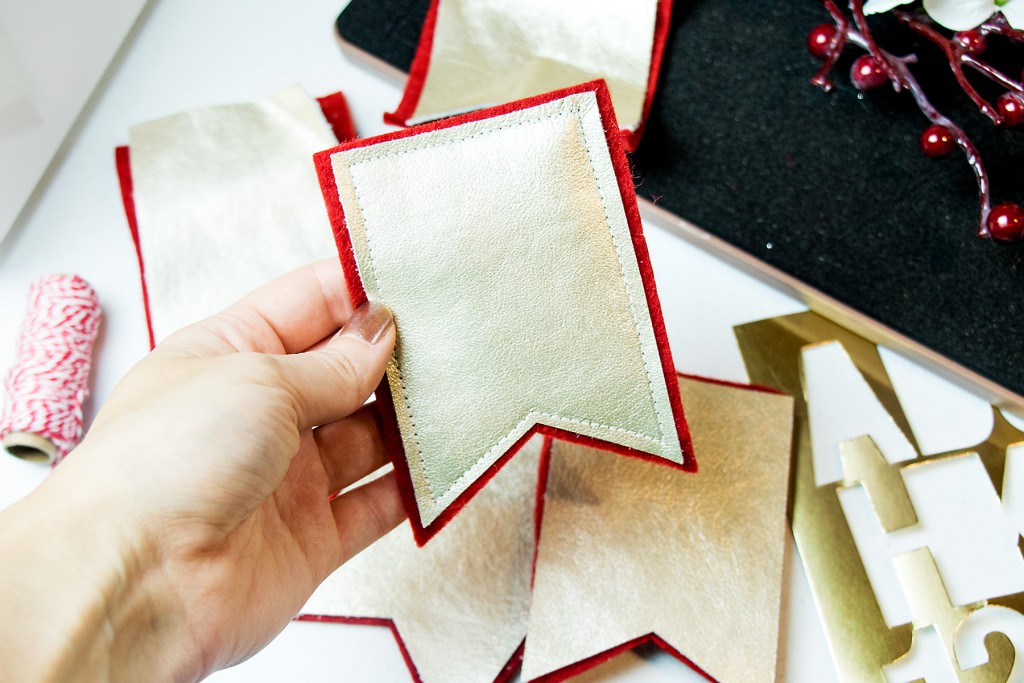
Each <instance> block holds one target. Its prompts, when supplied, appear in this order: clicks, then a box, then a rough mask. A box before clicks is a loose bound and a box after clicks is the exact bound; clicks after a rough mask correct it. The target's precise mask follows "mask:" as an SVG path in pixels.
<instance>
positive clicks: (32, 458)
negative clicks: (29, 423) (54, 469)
mask: <svg viewBox="0 0 1024 683" xmlns="http://www.w3.org/2000/svg"><path fill="white" fill-rule="evenodd" d="M3 445H4V450H6V451H7V452H8V453H10V454H11V455H13V456H14V457H16V458H20V459H21V460H27V461H28V462H45V463H52V462H53V461H55V460H56V459H57V447H56V446H54V445H53V442H51V441H50V440H49V439H46V438H44V437H42V436H39V435H38V434H32V433H31V432H11V433H10V434H8V435H7V436H5V437H4V441H3Z"/></svg>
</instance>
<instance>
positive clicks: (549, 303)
mask: <svg viewBox="0 0 1024 683" xmlns="http://www.w3.org/2000/svg"><path fill="white" fill-rule="evenodd" d="M330 161H331V164H332V168H333V171H334V174H335V178H336V182H337V188H338V190H337V191H338V193H339V201H340V202H341V205H342V207H343V208H344V212H345V222H346V227H347V229H348V231H349V234H350V235H351V238H352V249H353V252H354V254H355V258H356V262H357V263H358V266H359V274H360V277H361V279H362V282H363V286H364V287H365V289H366V293H367V296H368V297H369V298H371V299H373V300H377V301H381V302H383V303H384V304H386V305H387V306H388V308H390V309H391V310H392V311H393V312H394V314H395V324H396V326H397V329H398V344H397V346H396V347H395V354H394V358H393V360H392V363H391V365H390V366H389V368H388V382H389V384H390V387H391V393H392V395H393V396H394V397H395V401H394V405H395V412H396V415H397V418H398V423H399V426H400V430H401V436H402V444H403V448H404V453H405V457H406V460H407V462H408V467H409V473H410V476H411V479H412V484H413V489H414V492H415V497H416V505H417V511H418V513H419V517H420V522H421V524H422V525H423V526H424V527H426V526H428V525H429V524H430V523H431V522H433V521H434V520H436V519H437V518H438V516H440V515H441V513H442V512H444V510H446V509H447V508H448V507H449V506H450V505H451V504H452V503H453V502H454V501H455V500H456V499H457V498H458V497H459V496H461V495H462V494H464V493H466V492H467V491H468V490H469V489H470V488H471V487H472V486H473V483H474V482H476V481H477V480H479V478H480V477H481V476H482V475H483V473H484V472H486V471H487V469H488V468H490V467H491V466H492V465H493V464H494V463H495V462H496V461H497V460H498V459H499V458H500V457H501V456H502V455H503V454H504V453H506V452H507V451H508V450H509V448H510V447H511V446H512V445H513V444H515V443H516V442H517V441H518V440H519V439H520V438H521V437H522V436H523V435H524V434H526V433H527V432H528V431H529V430H530V429H531V428H533V427H534V426H535V425H547V426H549V427H554V428H557V429H562V430H564V431H568V432H572V433H578V434H583V435H585V436H589V437H592V438H595V439H600V440H602V441H606V442H609V443H613V444H618V445H621V446H625V447H627V448H632V449H635V450H638V451H642V452H644V453H649V454H651V455H653V456H657V457H661V458H664V459H666V460H668V461H671V462H674V463H679V464H681V463H683V461H684V454H683V450H682V445H681V444H680V439H679V434H678V430H677V428H676V423H675V415H674V412H673V408H672V403H671V400H670V397H669V392H668V382H669V381H672V379H671V378H666V376H665V372H664V369H663V367H662V364H661V358H660V354H659V349H658V342H657V339H656V336H655V331H654V324H653V322H652V317H651V312H650V309H649V308H648V304H647V296H646V293H645V288H644V282H643V278H642V276H641V272H640V268H639V265H638V261H637V256H636V252H635V251H634V245H633V241H632V237H631V233H630V226H629V221H628V219H627V215H626V210H625V206H624V203H623V199H622V195H621V194H620V191H619V185H618V180H617V178H616V173H615V169H614V166H613V162H612V157H611V153H610V151H609V148H608V143H607V138H606V137H605V131H604V126H603V123H602V119H601V114H600V109H599V106H598V99H597V95H596V93H595V92H594V91H591V90H586V91H583V92H578V93H573V94H569V95H566V96H564V97H561V98H558V99H554V100H552V101H550V102H545V103H543V104H541V105H538V106H534V107H529V108H526V109H521V110H517V111H513V112H510V113H507V114H502V115H498V116H493V117H490V118H485V119H482V120H479V121H473V122H470V123H464V124H462V125H458V126H452V127H448V128H443V129H440V130H433V131H427V132H424V133H419V134H415V135H409V136H405V137H401V138H397V139H392V140H388V141H384V142H379V143H377V144H372V145H367V146H364V147H356V148H353V149H347V150H341V151H339V152H336V153H334V154H332V155H331V157H330ZM438 397H444V400H438Z"/></svg>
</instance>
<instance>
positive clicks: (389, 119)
mask: <svg viewBox="0 0 1024 683" xmlns="http://www.w3.org/2000/svg"><path fill="white" fill-rule="evenodd" d="M440 1H441V0H431V1H430V8H429V9H427V17H426V19H425V20H424V22H423V32H422V33H421V34H420V42H419V43H418V44H417V45H416V55H415V56H414V57H413V59H412V66H410V67H409V80H408V81H407V82H406V85H405V92H404V93H403V94H402V101H401V102H399V103H398V108H397V109H395V111H393V112H391V113H386V114H384V123H390V124H392V125H395V126H405V125H406V123H405V122H406V121H408V120H409V117H410V116H412V114H413V112H414V111H416V105H417V104H419V101H420V95H422V94H423V84H424V83H425V82H426V80H427V71H428V70H429V69H430V53H431V52H432V51H433V49H434V29H435V28H436V26H437V7H438V5H439V4H440Z"/></svg>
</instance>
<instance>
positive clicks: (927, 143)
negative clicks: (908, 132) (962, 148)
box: [921, 124, 956, 159]
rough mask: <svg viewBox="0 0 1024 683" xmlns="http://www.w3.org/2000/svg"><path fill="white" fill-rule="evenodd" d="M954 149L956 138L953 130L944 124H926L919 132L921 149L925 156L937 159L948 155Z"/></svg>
mask: <svg viewBox="0 0 1024 683" xmlns="http://www.w3.org/2000/svg"><path fill="white" fill-rule="evenodd" d="M954 149H956V138H954V137H953V132H952V131H951V130H949V128H946V127H945V126H941V125H939V124H935V125H934V126H928V127H927V128H925V129H924V132H923V133H921V151H922V152H923V153H924V155H925V156H926V157H930V158H932V159H938V158H940V157H944V156H947V155H949V154H950V153H951V152H952V151H953V150H954Z"/></svg>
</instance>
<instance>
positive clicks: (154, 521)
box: [0, 261, 404, 681]
mask: <svg viewBox="0 0 1024 683" xmlns="http://www.w3.org/2000/svg"><path fill="white" fill-rule="evenodd" d="M339 327H340V328H341V332H340V334H339V335H338V336H333V335H334V333H335V332H336V331H337V330H338V328H339ZM394 340H395V331H394V324H393V321H392V319H391V315H390V313H388V312H387V310H386V309H384V308H383V307H381V306H379V305H369V304H367V305H364V306H362V307H360V308H359V309H356V310H355V311H353V310H352V306H351V302H350V301H349V298H348V296H347V293H346V291H345V285H344V279H343V277H342V273H341V268H340V266H339V265H338V263H337V261H330V262H328V261H324V262H319V263H316V264H313V265H312V266H308V267H306V268H302V269H300V270H297V271H295V272H293V273H290V274H288V275H286V276H284V277H282V278H280V279H278V280H276V281H274V282H272V283H270V284H268V285H266V286H265V287H263V288H261V289H259V290H257V291H256V292H254V293H253V294H251V295H249V296H248V297H246V298H245V299H243V300H242V301H240V302H239V303H237V304H235V305H234V306H232V307H231V308H229V309H227V310H225V311H224V312H222V313H220V314H218V315H216V316H213V317H212V318H209V319H207V320H205V321H202V322H200V323H197V324H195V325H192V326H190V327H188V328H185V329H184V330H182V331H180V332H178V333H176V334H174V335H172V336H170V337H168V338H167V339H166V340H165V341H164V342H162V343H161V344H160V345H158V346H157V348H156V349H155V350H154V351H153V352H152V353H151V354H149V356H147V357H146V358H145V359H143V360H142V361H141V362H140V363H139V364H138V365H136V366H135V367H134V368H133V369H132V370H131V371H130V372H129V373H128V374H127V375H126V376H125V377H124V379H123V380H122V381H121V382H120V384H118V386H117V387H116V388H115V390H114V391H113V393H112V394H111V395H110V397H109V399H108V400H107V402H106V404H105V405H104V406H103V409H102V410H101V412H100V413H99V415H98V416H97V418H96V421H95V423H94V424H93V427H92V429H91V430H90V431H89V434H88V435H87V437H86V438H85V440H84V441H83V443H82V444H81V445H80V446H79V447H78V448H77V449H76V450H75V451H74V452H73V453H72V454H71V455H70V456H69V457H68V459H67V460H66V461H65V462H64V463H63V464H61V466H60V467H58V468H57V469H56V470H55V471H54V473H53V475H51V477H50V478H49V479H47V480H46V482H45V483H44V484H43V485H42V486H41V487H40V488H39V489H38V490H37V491H36V492H34V493H33V494H31V495H30V496H28V497H27V498H26V499H24V500H23V501H21V502H19V503H18V504H16V505H15V506H12V508H10V509H9V510H7V511H5V513H4V514H2V515H0V557H3V558H4V560H3V562H2V566H0V605H3V608H2V609H3V613H4V618H3V622H5V623H6V624H7V625H8V627H7V628H4V627H3V626H0V635H2V636H3V637H0V679H5V680H7V678H6V677H5V675H2V674H4V671H5V667H6V666H9V665H13V666H14V667H17V666H18V662H19V661H21V662H23V663H25V664H28V665H34V668H28V669H25V668H22V669H17V668H16V669H15V670H14V672H8V673H9V674H10V675H11V678H10V680H36V679H40V678H41V679H43V680H71V679H74V680H114V681H117V680H131V681H137V680H154V681H155V680H196V679H199V678H201V677H202V676H204V675H206V674H208V673H209V672H211V671H213V670H215V669H218V668H222V667H224V666H228V665H230V664H233V663H237V662H239V661H241V660H243V659H245V658H247V657H249V656H251V655H252V654H253V653H255V652H256V651H258V650H259V649H260V648H262V647H263V646H264V645H265V644H266V643H267V642H269V641H270V640H271V639H272V638H273V637H274V636H275V635H276V634H277V633H278V632H279V631H280V630H281V629H282V628H284V626H285V625H286V624H287V623H288V621H289V620H290V619H291V618H292V617H294V616H295V614H296V613H297V612H298V610H299V609H300V608H301V607H302V605H303V603H304V602H305V600H306V599H307V598H308V597H309V595H310V594H311V593H312V591H313V590H314V589H315V588H316V587H317V585H319V583H320V582H321V581H322V580H323V579H324V578H326V577H327V576H328V574H330V573H331V572H332V571H333V570H334V569H336V568H337V567H338V566H339V565H340V564H341V563H343V562H344V561H346V560H347V559H349V558H350V557H352V556H353V555H355V554H356V553H358V552H359V551H360V550H362V549H363V548H364V547H366V546H367V545H368V544H370V543H371V542H373V541H374V540H376V539H377V538H379V537H380V536H382V535H383V534H385V533H387V532H388V531H389V530H391V529H392V528H394V526H396V525H397V524H398V522H399V521H400V520H401V519H402V517H403V516H404V513H403V511H402V506H401V501H400V498H399V494H398V491H397V488H396V485H395V482H394V478H393V474H390V473H389V474H386V475H384V476H382V477H380V478H378V479H375V480H373V481H372V482H370V483H367V484H364V485H362V486H360V487H358V488H354V489H352V490H349V491H347V492H345V493H344V494H343V495H341V496H339V497H337V498H335V499H334V500H330V499H329V497H330V496H331V494H333V493H336V492H338V491H340V490H342V489H344V488H346V487H349V486H350V485H351V484H353V483H354V482H356V481H358V480H360V479H362V478H363V477H364V476H366V475H368V474H370V473H372V472H373V471H375V470H377V469H378V468H380V467H381V466H383V465H384V464H385V463H386V461H387V456H386V454H385V450H384V445H383V442H382V440H381V435H380V430H379V424H378V418H377V416H376V412H375V409H374V408H373V407H372V406H365V407H363V403H364V401H365V400H366V398H367V397H368V396H369V395H370V394H371V392H372V391H373V389H374V388H375V387H376V386H377V383H378V382H379V380H380V378H381V377H382V375H383V373H384V370H385V367H386V365H387V362H388V359H389V357H390V354H391V350H392V347H393V345H394ZM315 425H320V426H318V427H316V428H315V429H314V428H313V427H314V426H315ZM40 541H42V542H40ZM10 553H14V555H12V554H10ZM15 556H20V558H21V560H20V561H19V562H12V561H10V560H9V559H7V558H9V557H15ZM5 603H6V604H5ZM8 608H9V609H8ZM9 629H10V630H12V634H11V637H8V634H7V633H6V631H7V630H9ZM19 632H20V636H19ZM26 636H27V637H26ZM40 663H43V664H45V665H46V668H45V669H40V668H39V666H38V665H39V664H40ZM15 672H21V673H22V674H27V675H16V674H15ZM35 674H41V676H38V675H35Z"/></svg>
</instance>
